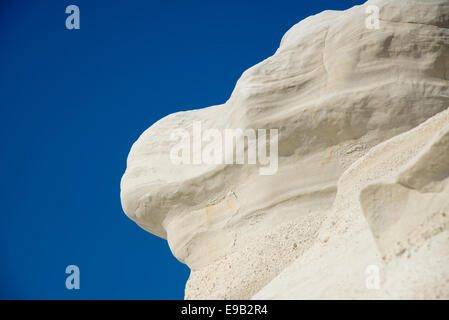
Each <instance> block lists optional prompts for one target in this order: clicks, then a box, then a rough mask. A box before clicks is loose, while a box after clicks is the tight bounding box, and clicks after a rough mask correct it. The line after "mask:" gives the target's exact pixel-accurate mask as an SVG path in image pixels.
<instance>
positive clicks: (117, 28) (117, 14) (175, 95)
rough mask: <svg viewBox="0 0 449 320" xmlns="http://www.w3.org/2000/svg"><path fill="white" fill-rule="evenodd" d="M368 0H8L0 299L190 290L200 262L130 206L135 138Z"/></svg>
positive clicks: (0, 59)
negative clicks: (150, 229) (76, 280)
mask: <svg viewBox="0 0 449 320" xmlns="http://www.w3.org/2000/svg"><path fill="white" fill-rule="evenodd" d="M363 2H364V1H363V0H358V1H356V0H354V1H351V0H333V1H324V0H314V1H300V0H276V1H264V0H259V1H243V0H240V1H234V0H228V1H211V0H209V1H158V2H156V1H136V0H126V1H120V0H117V1H111V0H109V1H101V0H82V1H81V0H77V1H75V0H71V1H63V0H53V1H52V0H42V1H21V0H2V1H1V2H0V122H1V126H0V134H1V144H2V145H1V149H0V154H1V156H0V162H1V163H0V164H1V167H2V168H3V174H2V177H3V179H2V183H1V185H0V188H1V192H0V197H1V199H0V200H1V204H2V207H1V215H0V263H1V264H0V298H1V299H182V298H183V296H184V286H185V282H186V280H187V278H188V276H189V269H188V268H187V267H186V266H184V265H183V264H181V263H180V262H178V261H177V260H176V259H175V258H174V257H173V256H172V254H171V252H170V250H169V248H168V246H167V244H166V241H165V240H162V239H160V238H157V237H155V236H153V235H151V234H149V233H147V232H145V231H143V230H141V229H140V228H139V227H137V225H135V224H134V223H133V222H132V221H131V220H129V219H128V218H127V217H126V216H125V214H124V213H123V211H122V208H121V205H120V178H121V176H122V174H123V172H124V170H125V167H126V157H127V154H128V151H129V149H130V147H131V145H132V143H133V142H134V141H135V140H136V139H137V138H138V136H139V135H140V134H141V133H142V132H143V131H144V130H145V129H146V128H148V127H149V126H151V125H152V124H153V123H154V122H156V121H157V120H159V119H160V118H162V117H164V116H165V115H168V114H170V113H173V112H176V111H181V110H188V109H196V108H201V107H206V106H210V105H216V104H220V103H223V102H225V101H226V100H227V99H228V97H229V95H230V94H231V92H232V89H233V88H234V85H235V83H236V81H237V79H238V78H239V76H240V75H241V74H242V72H243V71H245V70H246V69H247V68H249V67H251V66H252V65H254V64H256V63H258V62H260V61H261V60H263V59H265V58H267V57H269V56H270V55H272V54H273V53H274V51H275V50H276V49H277V47H278V45H279V42H280V40H281V37H282V35H283V34H284V33H285V32H286V31H287V30H288V29H289V28H290V27H291V26H293V25H294V24H295V23H297V22H299V21H300V20H302V19H304V18H305V17H307V16H309V15H312V14H316V13H319V12H321V11H323V10H326V9H336V10H342V9H347V8H349V7H352V6H353V5H356V4H361V3H363ZM70 4H75V5H77V6H79V8H80V12H81V15H80V17H81V28H80V29H79V30H67V29H66V28H65V19H66V17H67V14H66V13H65V8H66V6H68V5H70ZM71 264H74V265H77V266H79V268H80V271H81V279H80V280H81V281H80V286H81V288H80V290H67V289H66V287H65V279H66V277H67V275H66V274H65V268H66V266H68V265H71Z"/></svg>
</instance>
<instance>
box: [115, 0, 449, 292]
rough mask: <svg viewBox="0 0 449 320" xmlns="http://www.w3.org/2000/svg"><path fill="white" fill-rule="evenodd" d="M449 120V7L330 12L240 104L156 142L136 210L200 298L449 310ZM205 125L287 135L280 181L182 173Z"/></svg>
mask: <svg viewBox="0 0 449 320" xmlns="http://www.w3.org/2000/svg"><path fill="white" fill-rule="evenodd" d="M370 6H375V7H377V8H379V28H378V29H376V28H374V29H373V28H368V27H367V25H366V20H367V17H368V16H369V13H367V12H370V11H367V8H369V7H370ZM448 108H449V0H407V1H405V0H370V1H368V2H367V3H365V4H363V5H360V6H356V7H353V8H351V9H349V10H346V11H325V12H322V13H320V14H317V15H315V16H312V17H309V18H307V19H305V20H303V21H301V22H299V23H298V24H296V25H295V26H293V27H292V28H291V29H290V30H289V31H288V32H287V33H286V34H285V36H284V37H283V39H282V41H281V44H280V47H279V49H278V50H277V51H276V53H275V54H274V55H273V56H272V57H270V58H268V59H266V60H264V61H262V62H261V63H259V64H257V65H256V66H254V67H252V68H250V69H249V70H247V71H245V72H244V73H243V75H242V76H241V78H240V79H239V80H238V82H237V84H236V86H235V89H234V91H233V93H232V95H231V97H230V98H229V100H228V101H227V102H226V103H225V104H223V105H218V106H213V107H209V108H205V109H199V110H192V111H186V112H180V113H175V114H172V115H169V116H167V117H165V118H163V119H161V120H160V121H158V122H157V123H155V124H154V125H153V126H151V127H150V128H149V129H148V130H146V131H145V132H144V133H143V134H142V135H141V137H140V138H139V139H138V140H137V142H136V143H135V144H134V145H133V146H132V149H131V152H130V154H129V157H128V163H127V169H126V172H125V174H124V176H123V179H122V182H121V199H122V206H123V209H124V211H125V213H126V214H127V216H128V217H129V218H131V219H132V220H133V221H135V222H136V223H137V224H138V225H139V226H141V227H142V228H144V229H145V230H147V231H149V232H151V233H153V234H155V235H157V236H160V237H163V238H165V239H167V241H168V243H169V245H170V248H171V250H172V252H173V254H174V255H175V256H176V258H177V259H179V260H180V261H181V262H183V263H185V264H187V265H188V266H189V267H190V269H191V274H190V278H189V280H188V282H187V285H186V292H185V297H186V299H250V298H254V299H366V298H368V299H378V298H379V299H405V298H412V299H431V298H444V299H449V110H448ZM194 121H200V122H201V125H202V128H203V130H205V129H208V128H212V129H218V130H224V129H229V128H240V129H242V130H245V129H258V128H264V129H267V130H269V129H278V132H279V135H278V170H277V171H276V172H275V174H272V175H261V174H260V173H259V167H258V166H255V165H252V164H192V165H187V164H181V165H179V164H174V163H173V162H172V161H171V158H170V152H171V151H170V150H171V149H172V148H173V147H174V146H175V145H176V141H174V140H172V138H171V135H172V132H173V131H174V130H177V129H180V128H181V129H184V130H186V131H188V132H192V131H193V130H194V128H192V127H193V123H194ZM247 143H248V145H249V143H250V141H249V140H248V141H247ZM248 145H247V147H248ZM194 152H195V150H194ZM373 272H374V273H373ZM373 277H378V280H376V278H374V282H372V281H371V280H373ZM370 281H371V282H372V283H371V282H370ZM373 283H374V285H373Z"/></svg>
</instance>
